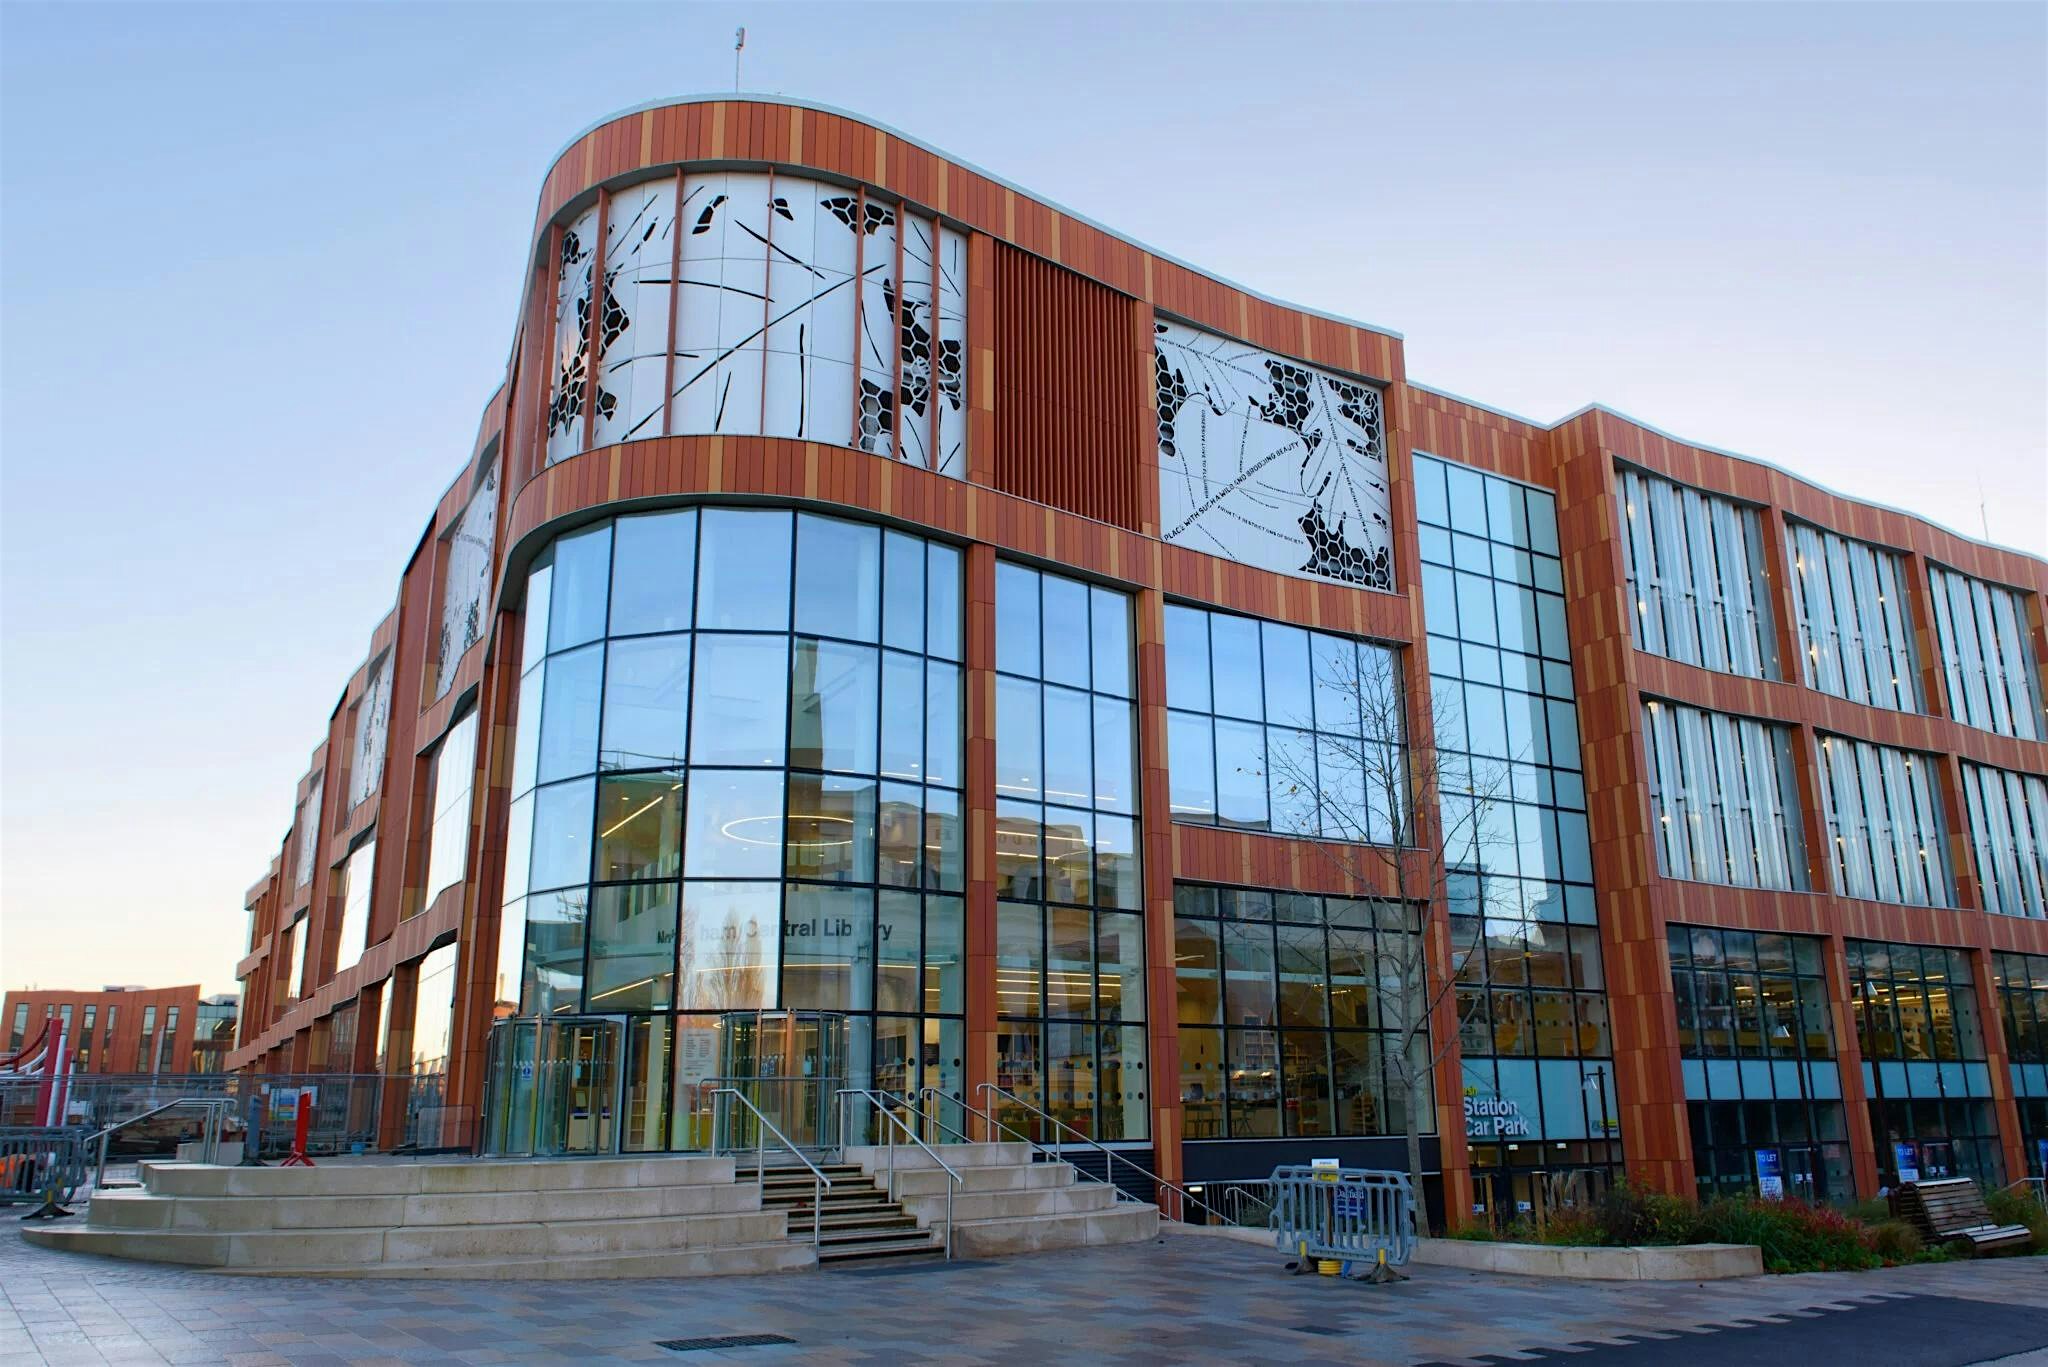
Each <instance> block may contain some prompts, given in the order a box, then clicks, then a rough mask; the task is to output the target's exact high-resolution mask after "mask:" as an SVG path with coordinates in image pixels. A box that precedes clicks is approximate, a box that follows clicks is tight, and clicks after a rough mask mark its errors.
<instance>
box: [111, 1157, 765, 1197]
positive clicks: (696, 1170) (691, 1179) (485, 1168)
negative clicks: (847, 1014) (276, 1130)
mask: <svg viewBox="0 0 2048 1367" xmlns="http://www.w3.org/2000/svg"><path fill="white" fill-rule="evenodd" d="M142 1177H143V1183H144V1185H145V1186H146V1187H147V1188H148V1189H149V1190H150V1191H151V1192H154V1193H156V1194H157V1195H161V1196H413V1195H421V1194H426V1195H434V1194H444V1193H446V1194H452V1193H459V1192H469V1193H476V1192H519V1191H568V1190H583V1189H589V1188H625V1187H656V1186H702V1185H706V1184H710V1183H719V1182H730V1181H732V1180H733V1160H732V1159H730V1158H712V1157H707V1156H702V1155H688V1154H684V1155H674V1156H668V1155H650V1156H647V1157H644V1158H554V1159H462V1160H450V1161H445V1162H443V1161H421V1162H415V1163H345V1162H328V1163H323V1164H320V1165H319V1166H317V1167H311V1168H281V1167H273V1168H223V1167H209V1166H202V1165H200V1164H196V1163H186V1164H180V1163H144V1164H143V1165H142Z"/></svg>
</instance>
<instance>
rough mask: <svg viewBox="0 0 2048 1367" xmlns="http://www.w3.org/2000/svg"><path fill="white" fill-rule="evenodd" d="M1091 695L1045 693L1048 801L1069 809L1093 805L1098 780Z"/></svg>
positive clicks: (1053, 690) (1062, 691) (1068, 691)
mask: <svg viewBox="0 0 2048 1367" xmlns="http://www.w3.org/2000/svg"><path fill="white" fill-rule="evenodd" d="M1090 715H1091V708H1090V706H1089V701H1088V695H1087V694H1086V693H1082V692H1078V691H1076V690H1074V689H1071V688H1054V687H1048V688H1047V689H1046V690H1045V797H1046V800H1047V801H1048V802H1060V803H1065V804H1067V805H1069V806H1078V805H1081V804H1084V803H1086V804H1090V805H1092V799H1093V794H1094V791H1095V779H1094V775H1093V773H1092V764H1091V760H1092V758H1093V755H1094V751H1095V746H1094V740H1093V738H1092V736H1091V734H1090V729H1089V718H1090Z"/></svg>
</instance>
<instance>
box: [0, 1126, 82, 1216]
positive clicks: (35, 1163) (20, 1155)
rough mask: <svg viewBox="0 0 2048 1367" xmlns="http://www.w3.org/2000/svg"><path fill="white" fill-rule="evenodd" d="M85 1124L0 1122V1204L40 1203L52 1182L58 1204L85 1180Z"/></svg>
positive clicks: (65, 1199) (74, 1193) (68, 1198)
mask: <svg viewBox="0 0 2048 1367" xmlns="http://www.w3.org/2000/svg"><path fill="white" fill-rule="evenodd" d="M90 1149H91V1146H90V1145H89V1144H87V1142H86V1132H85V1129H84V1127H82V1126H78V1125H7V1126H0V1206H20V1205H41V1204H42V1203H43V1198H44V1195H45V1193H47V1192H48V1191H49V1190H50V1188H51V1187H52V1186H53V1185H54V1186H55V1187H56V1197H57V1202H58V1204H59V1205H61V1204H63V1203H64V1202H66V1201H69V1200H70V1199H71V1198H72V1197H73V1196H74V1195H76V1194H77V1192H78V1189H79V1187H80V1186H82V1185H84V1183H85V1175H86V1170H87V1169H88V1168H89V1167H90V1166H91V1163H90V1162H89V1160H88V1158H87V1155H88V1153H89V1151H90Z"/></svg>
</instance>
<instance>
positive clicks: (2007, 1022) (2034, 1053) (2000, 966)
mask: <svg viewBox="0 0 2048 1367" xmlns="http://www.w3.org/2000/svg"><path fill="white" fill-rule="evenodd" d="M1991 982H1992V985H1993V986H1994V987H1996V988H1997V989H1998V1010H1999V1016H2000V1018H2001V1020H2002V1022H2003V1024H2004V1026H2005V1053H2006V1059H2007V1062H2008V1063H2009V1064H2010V1065H2011V1069H2012V1091H2013V1100H2014V1103H2015V1104H2016V1105H2017V1106H2018V1108H2019V1113H2020V1147H2021V1149H2022V1150H2023V1151H2024V1152H2025V1154H2026V1164H2027V1173H2028V1175H2029V1176H2032V1177H2043V1176H2048V954H1994V955H1992V956H1991Z"/></svg>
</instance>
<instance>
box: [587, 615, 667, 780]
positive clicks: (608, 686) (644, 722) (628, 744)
mask: <svg viewBox="0 0 2048 1367" xmlns="http://www.w3.org/2000/svg"><path fill="white" fill-rule="evenodd" d="M608 650H609V656H608V658H607V660H606V663H605V676H604V742H603V749H602V750H600V751H599V754H598V763H599V765H600V766H601V767H603V768H606V769H652V768H665V767H669V766H672V765H678V764H681V763H682V762H683V740H684V737H685V736H687V735H688V733H689V726H688V716H689V703H690V638H689V637H688V636H643V637H640V638H638V639H635V640H631V641H614V642H612V643H611V645H610V646H609V647H608ZM565 658H566V657H565Z"/></svg>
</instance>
